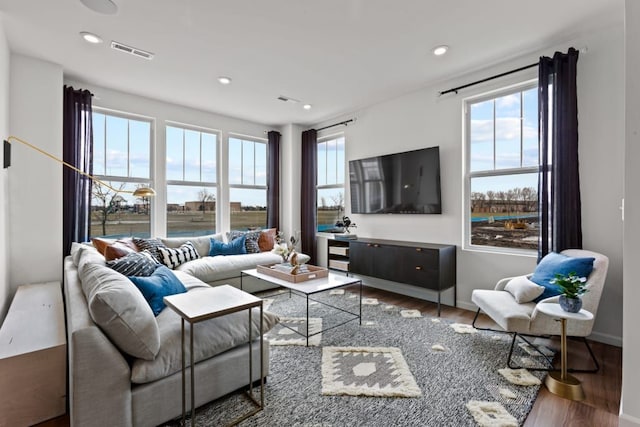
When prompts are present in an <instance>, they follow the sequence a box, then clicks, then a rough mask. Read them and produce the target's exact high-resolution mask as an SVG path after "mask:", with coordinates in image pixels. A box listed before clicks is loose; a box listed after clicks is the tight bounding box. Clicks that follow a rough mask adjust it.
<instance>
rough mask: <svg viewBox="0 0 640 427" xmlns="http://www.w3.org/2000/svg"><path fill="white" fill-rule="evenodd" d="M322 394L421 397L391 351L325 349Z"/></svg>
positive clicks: (396, 351) (396, 352) (406, 369)
mask: <svg viewBox="0 0 640 427" xmlns="http://www.w3.org/2000/svg"><path fill="white" fill-rule="evenodd" d="M322 394H325V395H339V394H346V395H350V396H385V397H418V396H422V392H421V391H420V388H419V387H418V385H417V384H416V380H415V379H414V378H413V375H411V372H410V371H409V367H408V366H407V362H405V361H404V358H403V357H402V352H401V351H400V349H399V348H395V347H325V348H323V349H322Z"/></svg>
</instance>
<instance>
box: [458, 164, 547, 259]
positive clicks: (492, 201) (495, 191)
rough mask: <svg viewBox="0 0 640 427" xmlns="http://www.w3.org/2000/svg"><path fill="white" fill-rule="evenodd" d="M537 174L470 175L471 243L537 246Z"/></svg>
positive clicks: (521, 246)
mask: <svg viewBox="0 0 640 427" xmlns="http://www.w3.org/2000/svg"><path fill="white" fill-rule="evenodd" d="M537 186H538V174H536V173H528V174H518V175H503V176H492V177H481V178H472V179H471V195H470V196H471V197H470V206H471V244H472V245H485V246H495V247H508V248H521V249H537V248H538V234H539V227H538V191H537Z"/></svg>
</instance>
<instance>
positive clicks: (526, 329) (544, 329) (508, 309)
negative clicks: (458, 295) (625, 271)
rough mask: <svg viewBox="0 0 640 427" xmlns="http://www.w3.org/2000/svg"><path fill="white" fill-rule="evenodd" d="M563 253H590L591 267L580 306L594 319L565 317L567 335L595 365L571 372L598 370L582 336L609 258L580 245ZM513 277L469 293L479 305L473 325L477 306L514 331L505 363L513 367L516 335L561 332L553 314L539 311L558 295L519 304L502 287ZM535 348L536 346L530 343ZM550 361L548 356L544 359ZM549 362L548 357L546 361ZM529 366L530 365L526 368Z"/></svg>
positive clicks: (587, 329) (594, 309) (588, 330)
mask: <svg viewBox="0 0 640 427" xmlns="http://www.w3.org/2000/svg"><path fill="white" fill-rule="evenodd" d="M561 253H562V254H563V255H566V256H570V257H593V258H595V261H594V262H593V271H592V272H591V274H590V275H589V277H588V278H587V287H588V289H589V291H588V292H587V293H586V294H584V295H583V296H582V308H584V309H585V310H588V311H590V312H591V313H593V320H590V321H575V320H574V321H572V320H567V337H578V338H580V339H582V341H583V342H584V343H585V345H586V346H587V349H588V350H589V354H590V355H591V358H592V360H593V362H594V364H595V369H592V370H571V371H573V372H597V371H598V369H599V364H598V361H597V359H596V357H595V355H594V354H593V351H592V350H591V347H590V346H589V343H588V342H587V340H586V339H585V338H586V337H588V336H589V335H591V330H592V329H593V324H594V322H595V318H596V314H597V312H598V304H599V303H600V296H601V295H602V289H603V287H604V283H605V279H606V276H607V269H608V267H609V258H607V257H606V256H605V255H602V254H599V253H597V252H592V251H587V250H582V249H567V250H564V251H562V252H561ZM511 279H512V278H511V277H509V278H505V279H502V280H500V281H499V282H498V283H497V284H496V286H495V288H494V289H493V290H487V289H475V290H474V291H473V293H472V294H471V301H473V303H474V304H475V305H477V306H478V312H477V313H476V316H475V318H474V319H473V326H474V327H475V328H477V329H488V328H479V327H477V326H476V325H475V323H476V320H477V319H478V315H479V314H480V310H482V311H483V312H484V313H485V314H486V315H487V316H489V317H490V318H491V319H493V321H494V322H496V323H497V324H498V325H499V326H500V327H501V328H502V329H503V331H500V332H507V333H511V334H513V340H512V342H511V350H510V351H509V356H508V358H507V365H508V366H509V367H510V368H512V369H515V368H519V366H514V365H513V364H512V361H511V356H512V354H513V349H514V345H515V343H516V338H521V339H522V340H523V341H525V342H527V343H528V344H531V343H530V342H529V341H528V340H527V339H526V338H524V337H525V336H549V335H560V334H561V330H560V322H558V321H556V320H555V319H554V318H552V317H549V316H547V315H546V314H543V313H541V312H540V311H539V310H538V306H539V305H540V304H547V303H557V302H558V299H559V297H558V296H555V297H550V298H546V299H543V300H542V301H540V302H538V303H535V302H529V303H524V304H519V303H517V302H516V300H515V299H514V297H513V296H512V295H511V294H510V293H509V292H507V291H505V290H504V288H505V286H506V284H507V283H508V282H509V280H511ZM532 347H534V348H536V347H535V346H532ZM547 360H548V361H549V359H547ZM549 363H551V361H549ZM528 369H532V368H528ZM533 370H547V369H539V368H538V369H533Z"/></svg>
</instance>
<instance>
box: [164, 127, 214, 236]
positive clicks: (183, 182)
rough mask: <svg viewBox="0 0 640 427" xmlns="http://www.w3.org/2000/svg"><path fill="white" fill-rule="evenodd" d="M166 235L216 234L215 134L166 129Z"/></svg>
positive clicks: (199, 130)
mask: <svg viewBox="0 0 640 427" xmlns="http://www.w3.org/2000/svg"><path fill="white" fill-rule="evenodd" d="M166 143H167V236H169V237H171V236H202V235H206V234H213V233H215V232H216V197H217V186H216V183H217V162H216V159H217V149H218V134H217V133H216V132H214V131H205V130H203V129H197V128H187V127H184V126H174V125H167V126H166Z"/></svg>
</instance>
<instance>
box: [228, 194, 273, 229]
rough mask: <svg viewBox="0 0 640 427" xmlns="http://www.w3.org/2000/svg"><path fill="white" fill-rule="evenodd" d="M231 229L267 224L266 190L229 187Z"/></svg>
mask: <svg viewBox="0 0 640 427" xmlns="http://www.w3.org/2000/svg"><path fill="white" fill-rule="evenodd" d="M229 197H230V200H231V206H230V212H231V230H248V229H250V228H254V227H260V228H265V227H266V226H267V190H253V189H246V188H231V189H229Z"/></svg>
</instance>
